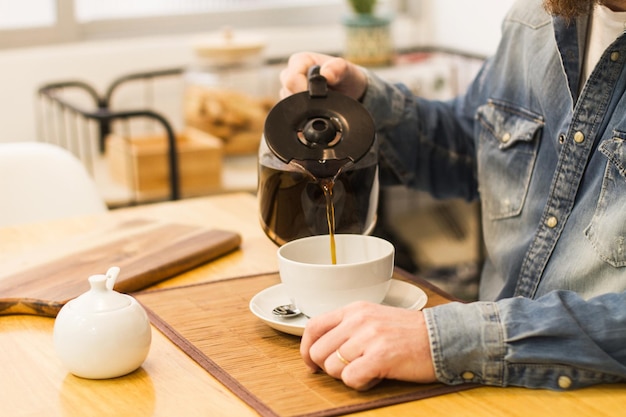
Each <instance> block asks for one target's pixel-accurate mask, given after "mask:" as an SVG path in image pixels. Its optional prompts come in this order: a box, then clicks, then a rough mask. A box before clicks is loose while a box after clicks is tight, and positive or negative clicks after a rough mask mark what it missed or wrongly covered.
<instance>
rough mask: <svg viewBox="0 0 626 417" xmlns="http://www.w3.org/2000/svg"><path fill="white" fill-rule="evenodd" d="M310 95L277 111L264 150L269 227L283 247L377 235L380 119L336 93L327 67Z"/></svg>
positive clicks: (263, 203) (313, 73)
mask: <svg viewBox="0 0 626 417" xmlns="http://www.w3.org/2000/svg"><path fill="white" fill-rule="evenodd" d="M307 75H308V91H304V92H301V93H297V94H293V95H291V96H289V97H287V98H285V99H283V100H281V101H280V102H278V103H277V104H276V105H275V106H274V107H273V108H272V109H271V110H270V112H269V114H268V116H267V118H266V120H265V126H264V132H263V137H262V139H261V144H260V147H259V181H258V190H257V193H258V200H259V210H260V220H261V225H262V227H263V230H264V231H265V233H266V234H267V235H268V236H269V237H270V239H272V240H273V241H274V242H275V243H276V244H278V245H282V244H284V243H286V242H288V241H291V240H294V239H298V238H301V237H306V236H313V235H321V234H333V233H337V234H339V233H350V234H369V233H371V231H372V230H373V228H374V226H375V224H376V212H377V208H378V192H379V183H378V148H377V142H376V129H375V126H374V121H373V120H372V117H371V116H370V114H369V113H368V111H367V110H366V109H365V108H364V107H363V106H362V105H361V103H359V102H358V101H357V100H354V99H352V98H351V97H348V96H346V95H344V94H341V93H339V92H336V91H332V90H329V89H328V85H327V82H326V78H325V77H323V76H322V75H321V74H320V67H319V66H313V67H311V68H310V69H309V71H308V74H307Z"/></svg>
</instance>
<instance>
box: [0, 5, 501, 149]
mask: <svg viewBox="0 0 626 417" xmlns="http://www.w3.org/2000/svg"><path fill="white" fill-rule="evenodd" d="M422 1H423V4H421V5H420V6H419V7H417V9H418V12H419V13H418V18H416V19H414V20H413V21H408V22H407V21H403V22H402V27H401V28H400V29H398V30H397V33H396V34H395V35H396V36H395V38H396V41H397V43H398V45H399V46H407V45H409V44H418V45H419V44H431V45H440V46H446V47H453V48H457V49H466V50H469V51H471V52H476V53H481V54H489V53H491V52H492V51H493V50H494V48H495V46H496V45H497V41H498V39H499V30H500V29H499V28H500V20H501V17H502V15H503V14H504V12H505V11H506V9H508V7H509V5H510V4H511V3H512V0H475V1H471V2H464V1H460V0H422ZM264 35H265V36H266V38H267V39H268V41H269V48H268V51H267V53H268V55H270V56H277V55H288V54H289V53H291V52H293V51H297V50H303V49H310V50H324V49H327V50H337V45H338V43H340V42H341V41H339V40H338V39H341V37H342V32H341V28H340V27H335V26H333V27H331V28H329V29H323V30H319V31H315V32H314V33H311V30H308V31H306V32H304V31H298V30H297V29H295V30H290V31H288V34H286V35H285V33H283V32H279V31H277V30H272V29H268V30H267V31H266V33H264ZM191 38H192V37H190V36H182V35H176V36H163V37H159V38H145V39H130V40H124V41H94V42H86V43H82V44H70V45H59V46H52V47H42V48H25V49H13V50H4V51H0V141H4V142H12V141H28V140H36V139H37V130H36V113H35V105H36V101H35V92H36V90H37V88H38V87H39V86H40V85H42V84H44V83H48V82H52V81H60V80H69V79H80V80H83V81H87V82H89V83H91V84H93V85H94V87H96V88H97V89H100V90H102V89H104V88H105V86H106V85H108V83H109V82H110V81H111V80H113V79H114V78H115V77H117V76H119V75H122V74H126V73H129V72H135V71H141V70H150V69H155V68H164V67H173V66H183V65H185V64H187V63H189V62H190V61H191V59H192V53H191V49H190V48H189V42H190V39H191Z"/></svg>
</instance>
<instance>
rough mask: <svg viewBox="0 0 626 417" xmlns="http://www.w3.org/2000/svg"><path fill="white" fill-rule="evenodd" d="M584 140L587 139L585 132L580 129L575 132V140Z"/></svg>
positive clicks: (580, 141) (578, 141)
mask: <svg viewBox="0 0 626 417" xmlns="http://www.w3.org/2000/svg"><path fill="white" fill-rule="evenodd" d="M584 140H585V134H584V133H583V132H581V131H580V130H579V131H578V132H576V133H574V142H576V143H583V141H584Z"/></svg>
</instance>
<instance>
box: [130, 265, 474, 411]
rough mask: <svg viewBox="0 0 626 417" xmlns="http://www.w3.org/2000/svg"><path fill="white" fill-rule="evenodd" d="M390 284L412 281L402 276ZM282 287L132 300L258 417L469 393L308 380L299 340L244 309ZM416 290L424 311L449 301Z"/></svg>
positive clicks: (244, 281) (173, 292) (257, 285)
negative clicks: (356, 386)
mask: <svg viewBox="0 0 626 417" xmlns="http://www.w3.org/2000/svg"><path fill="white" fill-rule="evenodd" d="M395 278H397V279H404V280H413V281H415V280H416V278H415V277H412V276H410V275H408V274H406V273H403V272H402V271H396V273H395ZM279 282H280V279H279V277H278V274H270V275H257V276H251V277H242V278H236V279H229V280H223V281H217V282H211V283H204V284H197V285H190V286H184V287H177V288H171V289H162V290H154V291H148V292H143V293H139V294H136V295H135V296H136V298H137V299H138V300H139V301H140V302H141V303H142V304H143V305H144V306H145V307H146V308H147V310H148V312H149V315H150V318H151V321H152V323H153V324H154V325H155V326H156V327H157V328H158V329H159V330H160V331H162V332H163V333H164V334H165V335H166V336H167V337H168V338H170V340H172V341H173V342H174V343H175V344H176V345H178V346H179V347H180V348H181V349H182V350H183V351H185V352H186V353H187V354H188V355H189V356H190V357H192V358H193V359H194V360H195V361H196V362H197V363H198V364H200V365H201V366H202V367H204V369H206V370H207V371H208V372H210V373H211V374H212V375H213V376H214V377H216V378H217V379H218V380H220V381H221V382H222V383H223V384H224V385H226V386H227V387H228V388H229V389H231V390H232V391H233V392H234V393H236V394H237V395H238V396H239V397H240V398H241V399H242V400H243V401H245V402H246V403H248V404H249V405H250V406H252V407H253V408H254V409H256V410H257V412H259V414H261V415H262V416H290V417H296V416H297V417H304V416H307V417H312V416H316V417H321V416H336V415H341V414H346V413H351V412H356V411H362V410H367V409H372V408H377V407H383V406H387V405H391V404H397V403H401V402H406V401H414V400H418V399H422V398H428V397H432V396H436V395H441V394H445V393H449V392H456V391H461V390H465V389H469V388H471V387H472V386H469V385H461V386H454V387H451V386H446V385H443V384H431V385H419V384H412V383H404V382H399V381H383V382H382V383H380V384H379V385H378V386H376V387H374V388H373V389H371V390H369V391H366V392H358V391H355V390H353V389H351V388H348V387H346V386H345V385H344V384H343V383H342V382H341V381H338V380H335V379H334V378H331V377H329V376H328V375H325V374H323V373H318V374H310V373H309V372H308V371H307V369H306V368H305V366H304V362H303V361H302V359H301V357H300V352H299V345H300V338H299V337H296V336H291V335H288V334H284V333H281V332H278V331H276V330H274V329H272V328H270V327H269V326H267V325H266V324H265V323H263V322H262V321H261V320H259V319H258V318H257V317H255V316H254V315H253V314H252V313H251V312H250V310H249V309H248V303H249V302H250V299H251V298H252V297H253V296H254V295H255V294H257V293H258V292H259V291H261V290H263V289H265V288H268V287H270V286H272V285H275V284H278V283H279ZM419 282H420V285H419V286H420V287H421V288H422V289H423V290H424V291H425V292H426V293H427V294H428V297H429V299H428V304H427V305H436V304H441V303H444V302H448V301H449V298H447V297H446V296H445V294H443V293H442V292H441V291H439V290H438V289H437V288H435V287H432V286H431V285H429V284H428V283H426V282H424V281H419ZM208 400H209V401H210V399H208Z"/></svg>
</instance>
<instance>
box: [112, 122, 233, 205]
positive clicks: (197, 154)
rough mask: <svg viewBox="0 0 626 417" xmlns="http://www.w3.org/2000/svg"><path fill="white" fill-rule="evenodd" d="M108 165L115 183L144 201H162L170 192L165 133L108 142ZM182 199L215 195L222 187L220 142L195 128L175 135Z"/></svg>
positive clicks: (117, 136) (118, 138)
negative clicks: (141, 195)
mask: <svg viewBox="0 0 626 417" xmlns="http://www.w3.org/2000/svg"><path fill="white" fill-rule="evenodd" d="M106 146H107V161H108V165H109V171H110V173H111V177H112V179H113V180H114V181H116V182H119V183H121V184H124V185H125V186H127V187H129V188H130V189H132V190H133V191H135V192H137V193H144V194H146V195H145V196H146V197H148V198H149V197H161V196H165V195H167V194H168V192H169V190H170V173H169V161H168V151H169V146H168V142H167V138H166V136H165V133H163V134H162V135H145V136H132V137H122V136H119V135H117V134H112V135H110V136H109V137H108V138H107V145H106ZM176 151H177V154H178V171H179V175H180V192H181V195H182V196H185V197H188V196H194V195H202V194H207V193H211V192H216V191H218V190H219V189H220V187H221V173H222V141H221V140H220V139H219V138H216V137H215V136H212V135H209V134H207V133H205V132H202V131H200V130H198V129H194V128H186V129H185V130H184V131H183V132H182V133H178V134H177V135H176Z"/></svg>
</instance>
